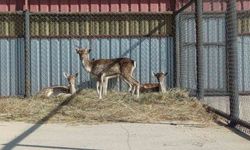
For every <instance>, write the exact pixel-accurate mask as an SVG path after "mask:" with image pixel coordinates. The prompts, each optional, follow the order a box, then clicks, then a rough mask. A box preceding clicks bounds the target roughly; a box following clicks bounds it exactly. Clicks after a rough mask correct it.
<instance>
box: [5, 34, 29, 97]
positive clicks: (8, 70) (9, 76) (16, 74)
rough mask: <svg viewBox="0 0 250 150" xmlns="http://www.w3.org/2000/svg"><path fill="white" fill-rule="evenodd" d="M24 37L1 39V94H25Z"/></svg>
mask: <svg viewBox="0 0 250 150" xmlns="http://www.w3.org/2000/svg"><path fill="white" fill-rule="evenodd" d="M23 46H24V43H23V39H21V38H18V39H8V38H5V39H0V96H10V95H11V96H17V95H23V94H24V47H23Z"/></svg>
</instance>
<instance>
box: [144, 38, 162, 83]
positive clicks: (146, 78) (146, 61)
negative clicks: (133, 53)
mask: <svg viewBox="0 0 250 150" xmlns="http://www.w3.org/2000/svg"><path fill="white" fill-rule="evenodd" d="M150 44H152V43H151V42H150V39H149V38H143V39H141V49H140V55H141V59H140V66H141V67H140V74H141V75H140V76H141V78H140V82H141V83H142V84H143V83H147V82H149V73H150V67H152V66H154V65H155V63H156V62H155V63H154V64H153V63H152V62H149V61H150V54H152V53H153V52H154V51H155V50H156V49H153V50H152V48H151V46H150ZM152 61H157V60H152ZM157 71H158V69H157Z"/></svg>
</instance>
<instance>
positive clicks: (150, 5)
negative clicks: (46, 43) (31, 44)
mask: <svg viewBox="0 0 250 150" xmlns="http://www.w3.org/2000/svg"><path fill="white" fill-rule="evenodd" d="M188 1H189V0H28V10H30V11H31V12H165V11H174V10H178V9H180V8H181V7H182V6H184V5H185V4H186V3H187V2H188ZM203 3H204V4H203V8H204V11H205V12H211V11H213V12H214V11H216V12H222V11H225V10H226V0H203ZM25 7H26V6H25V0H0V12H15V11H20V10H24V8H25ZM237 9H238V10H249V9H250V1H249V0H238V1H237ZM187 11H194V5H193V6H192V7H190V8H188V9H187Z"/></svg>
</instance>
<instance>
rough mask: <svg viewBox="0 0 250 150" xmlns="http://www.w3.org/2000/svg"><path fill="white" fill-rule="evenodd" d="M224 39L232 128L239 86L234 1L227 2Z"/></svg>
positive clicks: (236, 112) (237, 114) (235, 119)
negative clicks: (225, 38)
mask: <svg viewBox="0 0 250 150" xmlns="http://www.w3.org/2000/svg"><path fill="white" fill-rule="evenodd" d="M226 14H227V15H226V34H227V35H226V37H227V41H226V44H227V46H226V47H227V57H228V58H227V59H228V62H227V63H228V69H229V70H228V79H229V92H230V126H231V127H234V126H236V124H237V120H238V118H239V85H238V81H239V80H238V54H237V10H236V0H228V1H227V13H226Z"/></svg>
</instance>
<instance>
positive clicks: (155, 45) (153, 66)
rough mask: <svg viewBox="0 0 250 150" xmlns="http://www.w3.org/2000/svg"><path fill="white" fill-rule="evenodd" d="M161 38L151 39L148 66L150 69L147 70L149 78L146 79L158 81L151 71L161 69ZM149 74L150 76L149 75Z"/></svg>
mask: <svg viewBox="0 0 250 150" xmlns="http://www.w3.org/2000/svg"><path fill="white" fill-rule="evenodd" d="M159 42H160V41H159V39H157V38H151V40H150V57H149V59H150V63H148V65H149V66H146V67H147V68H149V70H147V71H146V72H147V73H149V74H146V75H147V79H146V81H148V80H149V81H150V82H151V81H153V82H157V80H156V78H155V77H154V75H153V74H152V73H151V72H159V71H161V70H160V66H159V62H160V61H158V60H160V56H159V55H160V48H159ZM148 76H149V77H148Z"/></svg>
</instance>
